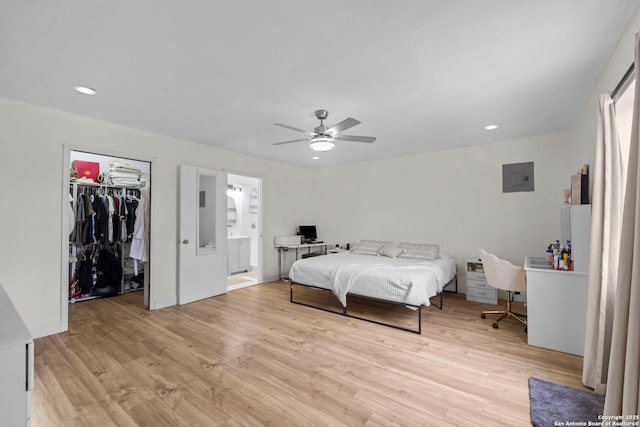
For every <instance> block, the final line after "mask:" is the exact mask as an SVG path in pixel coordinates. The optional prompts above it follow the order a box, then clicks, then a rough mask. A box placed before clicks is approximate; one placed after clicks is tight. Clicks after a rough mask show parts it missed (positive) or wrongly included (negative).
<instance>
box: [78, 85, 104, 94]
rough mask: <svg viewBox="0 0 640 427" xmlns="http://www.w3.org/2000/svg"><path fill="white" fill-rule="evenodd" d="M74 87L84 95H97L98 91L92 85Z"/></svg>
mask: <svg viewBox="0 0 640 427" xmlns="http://www.w3.org/2000/svg"><path fill="white" fill-rule="evenodd" d="M73 89H74V90H75V91H76V92H80V93H81V94H83V95H97V94H98V91H97V90H95V89H92V88H90V87H87V86H74V87H73Z"/></svg>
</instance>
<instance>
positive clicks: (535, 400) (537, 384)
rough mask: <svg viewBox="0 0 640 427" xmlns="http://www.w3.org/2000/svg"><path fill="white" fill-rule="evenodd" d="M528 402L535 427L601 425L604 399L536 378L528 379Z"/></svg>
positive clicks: (597, 395)
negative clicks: (599, 416)
mask: <svg viewBox="0 0 640 427" xmlns="http://www.w3.org/2000/svg"><path fill="white" fill-rule="evenodd" d="M529 400H530V401H531V424H532V425H533V426H534V427H547V426H559V425H564V426H567V425H589V421H591V422H592V423H598V422H599V421H601V420H598V415H602V410H603V408H604V396H601V395H599V394H595V393H591V392H588V391H583V390H577V389H574V388H570V387H565V386H563V385H560V384H554V383H550V382H548V381H543V380H539V379H537V378H533V377H531V378H529ZM582 423H584V424H582Z"/></svg>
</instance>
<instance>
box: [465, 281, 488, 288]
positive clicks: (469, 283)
mask: <svg viewBox="0 0 640 427" xmlns="http://www.w3.org/2000/svg"><path fill="white" fill-rule="evenodd" d="M467 287H468V288H483V289H495V288H494V287H491V286H489V285H488V284H487V282H486V281H485V280H475V279H467Z"/></svg>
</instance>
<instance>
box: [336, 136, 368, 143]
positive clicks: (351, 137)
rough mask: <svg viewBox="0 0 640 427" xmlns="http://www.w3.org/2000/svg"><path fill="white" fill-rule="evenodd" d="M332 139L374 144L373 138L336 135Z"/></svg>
mask: <svg viewBox="0 0 640 427" xmlns="http://www.w3.org/2000/svg"><path fill="white" fill-rule="evenodd" d="M333 139H339V140H340V141H355V142H374V141H375V140H376V137H375V136H356V135H336V136H334V137H333Z"/></svg>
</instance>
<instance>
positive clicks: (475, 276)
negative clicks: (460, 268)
mask: <svg viewBox="0 0 640 427" xmlns="http://www.w3.org/2000/svg"><path fill="white" fill-rule="evenodd" d="M465 264H466V270H467V301H476V302H484V303H488V304H498V290H497V289H496V288H494V287H492V286H489V284H487V279H486V278H485V276H484V267H483V266H482V261H481V260H479V259H477V258H473V259H468V260H467V262H466V263H465Z"/></svg>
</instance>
